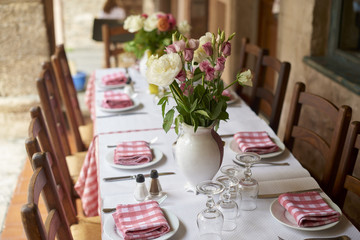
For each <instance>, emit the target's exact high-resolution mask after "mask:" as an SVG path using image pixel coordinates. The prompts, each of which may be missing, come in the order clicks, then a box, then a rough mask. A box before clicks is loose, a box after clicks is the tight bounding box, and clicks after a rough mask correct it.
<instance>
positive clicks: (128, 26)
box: [124, 15, 144, 33]
mask: <svg viewBox="0 0 360 240" xmlns="http://www.w3.org/2000/svg"><path fill="white" fill-rule="evenodd" d="M143 26H144V18H143V17H141V16H140V15H131V16H129V17H127V18H126V19H125V22H124V29H125V30H128V31H129V32H131V33H134V32H137V31H139V30H140V29H141V28H142V27H143Z"/></svg>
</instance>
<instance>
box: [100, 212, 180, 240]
mask: <svg viewBox="0 0 360 240" xmlns="http://www.w3.org/2000/svg"><path fill="white" fill-rule="evenodd" d="M161 210H163V213H164V214H165V218H166V220H167V221H168V223H169V225H170V231H169V232H168V233H166V234H164V235H162V236H161V237H158V238H154V240H165V239H169V238H170V237H172V236H173V235H174V234H175V233H176V231H177V230H178V229H179V219H178V218H177V217H176V215H175V214H173V213H172V212H170V211H169V210H166V209H164V208H161ZM104 233H105V234H106V235H107V236H108V237H109V238H110V239H113V240H122V239H123V237H122V235H121V234H120V233H118V230H117V228H116V226H115V221H114V218H113V217H112V216H111V217H108V219H106V221H105V223H104Z"/></svg>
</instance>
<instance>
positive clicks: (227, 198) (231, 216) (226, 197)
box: [216, 175, 239, 231]
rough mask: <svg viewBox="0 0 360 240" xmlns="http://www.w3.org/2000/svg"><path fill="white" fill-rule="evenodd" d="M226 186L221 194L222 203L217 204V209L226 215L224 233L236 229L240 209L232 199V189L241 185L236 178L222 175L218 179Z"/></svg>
mask: <svg viewBox="0 0 360 240" xmlns="http://www.w3.org/2000/svg"><path fill="white" fill-rule="evenodd" d="M216 181H219V182H221V183H222V184H224V186H225V190H224V192H223V193H222V194H221V197H220V199H221V200H220V201H219V202H218V203H217V204H216V207H217V208H218V209H219V210H220V211H221V212H222V214H223V215H224V225H223V231H232V230H234V229H235V228H236V217H237V215H238V212H239V209H238V204H237V203H236V202H235V201H234V200H232V199H231V193H230V188H231V187H235V186H237V185H238V184H239V180H238V179H237V178H236V177H231V176H227V175H222V176H220V177H218V178H217V179H216Z"/></svg>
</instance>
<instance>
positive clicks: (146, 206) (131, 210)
mask: <svg viewBox="0 0 360 240" xmlns="http://www.w3.org/2000/svg"><path fill="white" fill-rule="evenodd" d="M112 216H113V218H114V220H115V225H116V227H117V229H118V230H119V231H120V232H121V233H122V235H123V237H124V240H131V239H154V238H158V237H161V236H162V235H164V234H165V233H167V232H169V231H170V226H169V223H168V222H167V221H166V218H165V216H164V214H163V212H162V211H161V209H160V207H159V204H158V203H157V202H156V201H146V202H142V203H136V204H119V205H117V207H116V212H115V213H113V214H112Z"/></svg>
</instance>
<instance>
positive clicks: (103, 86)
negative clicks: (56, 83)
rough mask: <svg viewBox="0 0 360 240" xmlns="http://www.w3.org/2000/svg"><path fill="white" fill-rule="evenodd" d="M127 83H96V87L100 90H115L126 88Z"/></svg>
mask: <svg viewBox="0 0 360 240" xmlns="http://www.w3.org/2000/svg"><path fill="white" fill-rule="evenodd" d="M126 84H127V83H121V84H115V85H103V84H102V83H101V81H99V82H98V87H99V88H101V89H105V90H106V89H116V88H123V87H125V86H126Z"/></svg>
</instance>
